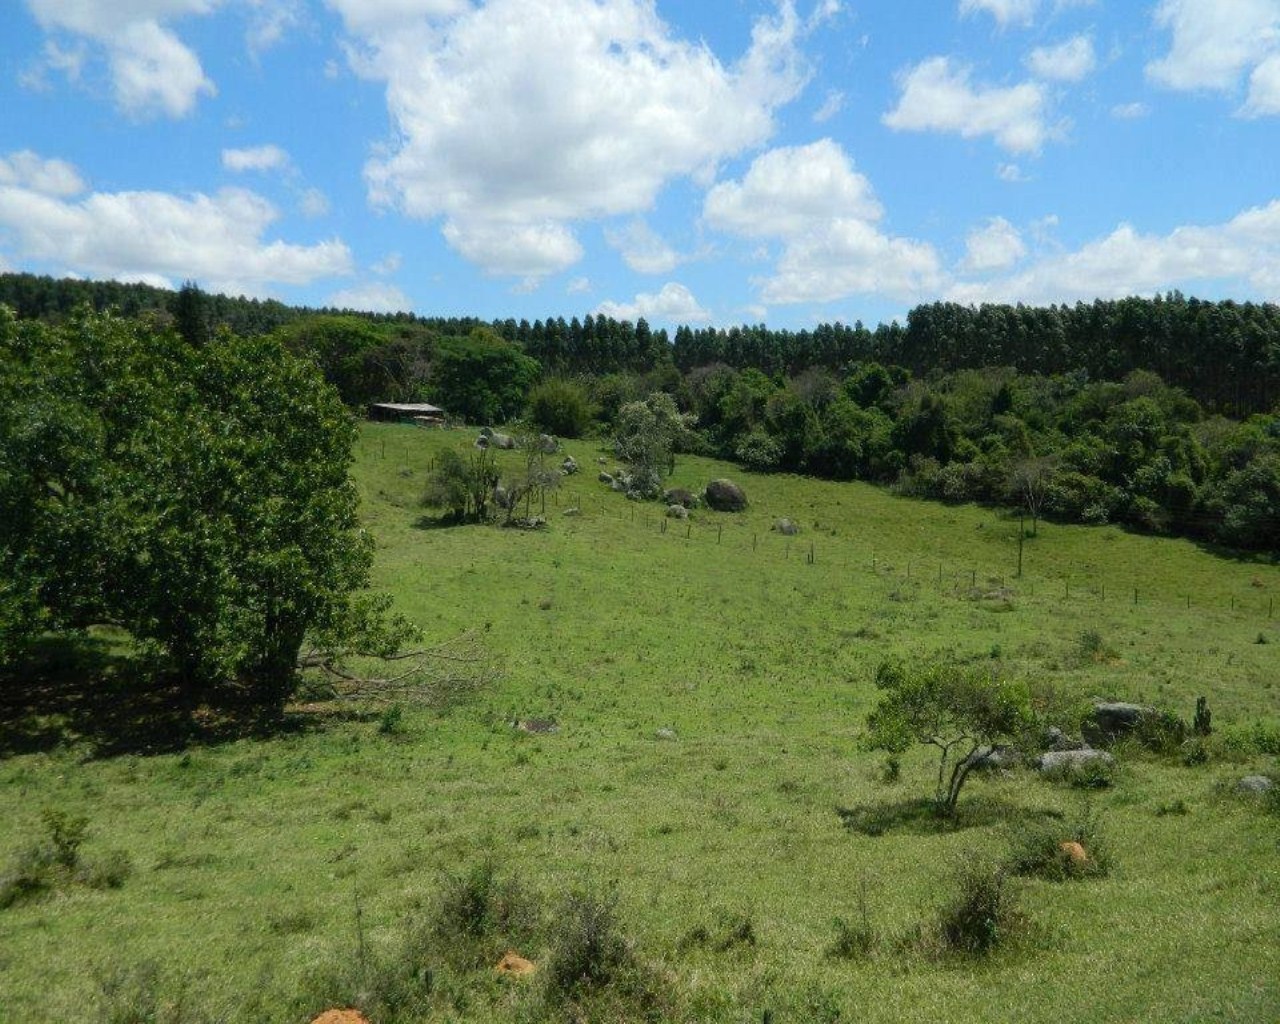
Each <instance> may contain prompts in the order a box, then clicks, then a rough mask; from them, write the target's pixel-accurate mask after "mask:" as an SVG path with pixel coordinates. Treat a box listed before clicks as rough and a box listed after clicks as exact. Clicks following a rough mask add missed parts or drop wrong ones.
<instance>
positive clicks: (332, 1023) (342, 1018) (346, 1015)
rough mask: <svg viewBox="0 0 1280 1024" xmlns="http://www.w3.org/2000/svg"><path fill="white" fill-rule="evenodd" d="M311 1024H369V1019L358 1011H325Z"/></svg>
mask: <svg viewBox="0 0 1280 1024" xmlns="http://www.w3.org/2000/svg"><path fill="white" fill-rule="evenodd" d="M311 1024H369V1018H368V1017H366V1016H365V1015H364V1014H363V1013H361V1012H360V1011H359V1010H325V1011H324V1013H322V1014H320V1016H319V1017H317V1018H316V1019H315V1020H313V1021H312V1022H311Z"/></svg>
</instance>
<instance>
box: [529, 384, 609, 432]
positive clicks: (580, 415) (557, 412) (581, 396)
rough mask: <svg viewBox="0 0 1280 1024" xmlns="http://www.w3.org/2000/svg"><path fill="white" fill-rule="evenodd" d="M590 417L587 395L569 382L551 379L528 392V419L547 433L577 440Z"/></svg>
mask: <svg viewBox="0 0 1280 1024" xmlns="http://www.w3.org/2000/svg"><path fill="white" fill-rule="evenodd" d="M594 417H595V410H594V409H593V408H592V407H591V402H590V400H589V399H588V398H587V393H586V392H585V391H584V390H583V389H582V388H581V387H580V386H579V385H577V384H575V383H573V381H569V380H564V379H563V378H560V377H551V378H549V379H547V380H544V381H543V382H542V383H541V384H539V385H538V386H537V387H535V388H534V389H533V390H532V391H530V392H529V419H530V421H531V422H532V423H533V425H534V426H536V427H537V428H538V429H539V430H542V431H544V432H546V433H548V434H554V435H556V436H557V437H581V436H582V435H583V434H585V433H586V432H587V430H588V429H589V428H590V427H591V422H592V420H593V419H594Z"/></svg>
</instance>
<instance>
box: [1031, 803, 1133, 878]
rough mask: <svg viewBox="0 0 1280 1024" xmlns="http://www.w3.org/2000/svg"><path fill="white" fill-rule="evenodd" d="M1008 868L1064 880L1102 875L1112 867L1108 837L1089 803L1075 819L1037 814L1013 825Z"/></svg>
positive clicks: (1037, 876)
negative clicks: (1062, 819)
mask: <svg viewBox="0 0 1280 1024" xmlns="http://www.w3.org/2000/svg"><path fill="white" fill-rule="evenodd" d="M1008 835H1009V856H1008V860H1007V861H1006V865H1007V867H1008V870H1009V871H1010V872H1011V873H1012V874H1015V875H1021V876H1024V877H1033V878H1042V879H1045V880H1046V881H1051V882H1064V881H1068V880H1071V879H1079V878H1099V877H1102V876H1104V875H1106V874H1107V873H1108V872H1109V871H1110V870H1111V854H1110V851H1109V849H1108V846H1107V843H1106V840H1105V839H1104V837H1103V835H1102V831H1101V829H1100V827H1099V825H1098V822H1097V819H1096V818H1095V817H1094V815H1093V813H1092V810H1091V809H1090V808H1088V807H1086V808H1085V810H1084V812H1083V813H1082V814H1081V815H1080V817H1079V818H1078V819H1077V820H1075V821H1074V822H1065V821H1060V820H1057V819H1054V818H1048V817H1046V818H1037V819H1032V820H1030V821H1021V822H1018V823H1015V824H1013V825H1011V826H1009V829H1008Z"/></svg>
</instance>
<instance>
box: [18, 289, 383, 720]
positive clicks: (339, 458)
mask: <svg viewBox="0 0 1280 1024" xmlns="http://www.w3.org/2000/svg"><path fill="white" fill-rule="evenodd" d="M0 393H2V394H3V395H4V396H5V397H6V398H8V399H10V401H7V402H6V403H5V411H4V413H3V416H2V417H0V502H3V503H4V507H5V510H6V511H8V510H10V509H13V510H15V511H16V510H18V509H21V510H22V511H21V514H20V515H14V516H9V515H6V516H5V518H4V522H3V524H2V525H0V560H2V561H3V565H4V568H5V570H6V578H7V579H9V580H11V581H14V582H13V583H11V584H10V586H9V587H8V588H7V589H6V591H5V593H4V595H3V596H0V601H3V604H4V606H5V608H6V609H7V610H6V611H5V612H4V613H0V622H7V623H10V624H11V625H10V626H9V627H8V628H10V630H11V631H13V632H14V633H15V638H16V633H17V627H18V626H21V625H22V624H23V622H24V621H29V620H30V619H31V616H30V614H29V612H30V611H31V609H32V608H33V607H34V608H35V609H37V610H38V619H39V620H40V621H37V622H31V623H30V624H29V625H28V627H27V631H28V632H30V628H34V626H35V625H49V626H52V627H54V628H70V627H77V626H84V625H87V624H91V623H94V622H113V623H116V624H118V625H121V626H123V627H124V628H126V629H127V630H128V631H129V632H130V633H131V634H132V635H133V637H134V638H135V640H136V641H137V642H138V644H139V645H140V646H141V648H142V649H143V650H144V651H149V652H150V653H151V654H152V656H153V657H154V658H155V659H156V662H157V663H158V665H159V666H161V667H162V668H163V669H164V670H165V671H167V672H168V673H169V674H171V675H172V677H173V678H174V679H175V680H176V681H177V682H178V683H179V684H180V686H181V687H182V689H183V691H184V692H185V693H186V694H187V696H188V697H189V698H190V699H192V700H195V699H200V698H202V697H204V696H207V695H209V694H211V693H212V692H213V691H215V690H222V689H223V688H225V687H227V686H228V685H230V686H231V687H232V692H234V693H236V694H238V695H240V696H241V697H243V698H244V699H246V700H248V701H250V702H252V703H254V704H258V705H261V706H264V707H268V708H278V707H279V706H281V705H282V704H283V702H284V700H285V699H286V698H287V697H288V695H289V694H290V693H291V691H292V688H293V685H294V683H295V681H296V671H297V666H298V662H299V657H300V654H301V652H302V650H303V646H304V643H305V644H308V646H310V645H311V643H312V642H313V641H314V642H315V643H317V644H320V645H321V646H328V647H333V646H335V645H338V644H344V643H354V644H355V645H356V646H357V647H359V646H362V645H363V646H366V647H370V648H371V649H372V648H385V647H387V646H388V645H389V644H391V645H393V644H394V642H395V639H396V638H395V637H394V636H393V634H396V633H397V632H398V630H396V629H391V628H390V627H389V626H388V621H387V620H386V619H385V618H383V617H382V616H381V615H380V614H378V613H377V610H376V609H374V608H373V606H372V605H371V603H370V601H369V599H368V598H366V597H362V596H361V590H362V588H364V587H365V586H366V585H367V584H368V582H369V573H370V566H371V559H372V553H371V541H370V539H369V538H368V537H367V536H366V535H365V534H364V533H363V532H362V531H361V530H360V528H359V524H358V522H357V518H356V501H357V498H356V493H355V491H354V488H353V486H352V484H351V482H350V480H349V478H348V469H349V466H350V463H351V458H352V443H353V440H354V425H353V423H352V421H351V419H350V417H349V416H348V414H347V412H346V410H345V409H344V407H343V405H342V403H341V400H340V399H339V397H338V395H337V393H336V392H335V391H334V390H333V389H332V388H331V387H329V386H328V385H327V384H326V383H325V382H324V380H323V378H322V377H321V375H320V373H319V371H318V370H317V369H316V368H315V367H314V366H313V365H312V364H311V363H310V362H309V361H307V360H303V359H299V358H296V357H294V356H292V355H290V354H289V353H288V352H287V351H286V350H285V349H284V348H283V346H282V345H280V344H279V342H278V341H276V340H273V339H270V338H257V339H253V340H243V339H240V338H237V337H235V336H233V335H230V334H226V333H223V334H221V335H219V336H217V337H215V338H213V339H210V340H209V341H208V342H207V343H206V344H204V345H202V346H200V347H193V346H191V345H189V344H188V343H187V342H186V341H185V340H184V339H183V338H181V337H179V336H178V335H177V334H176V333H174V332H171V331H162V330H155V329H151V328H148V327H146V326H144V325H142V324H140V323H138V322H137V321H129V320H123V319H120V318H117V317H114V316H111V315H98V314H93V313H89V312H81V313H79V314H78V315H76V316H75V317H74V318H72V320H71V321H69V322H68V324H66V325H65V326H64V327H61V328H57V329H40V328H34V327H28V326H25V325H19V324H17V323H16V322H15V321H14V320H13V318H12V317H11V316H10V315H8V314H7V313H3V314H0ZM357 634H360V635H357Z"/></svg>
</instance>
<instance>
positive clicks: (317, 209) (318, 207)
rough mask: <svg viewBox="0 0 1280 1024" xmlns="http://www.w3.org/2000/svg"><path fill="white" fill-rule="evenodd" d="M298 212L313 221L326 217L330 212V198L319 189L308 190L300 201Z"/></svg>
mask: <svg viewBox="0 0 1280 1024" xmlns="http://www.w3.org/2000/svg"><path fill="white" fill-rule="evenodd" d="M298 210H299V212H300V213H301V214H302V215H303V216H304V217H308V218H310V219H311V220H315V219H316V218H317V217H324V216H325V215H327V214H328V212H329V197H328V196H327V195H325V194H324V193H323V192H322V191H320V189H318V188H309V189H306V190H305V191H304V192H303V193H302V196H301V197H300V198H299V199H298Z"/></svg>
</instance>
